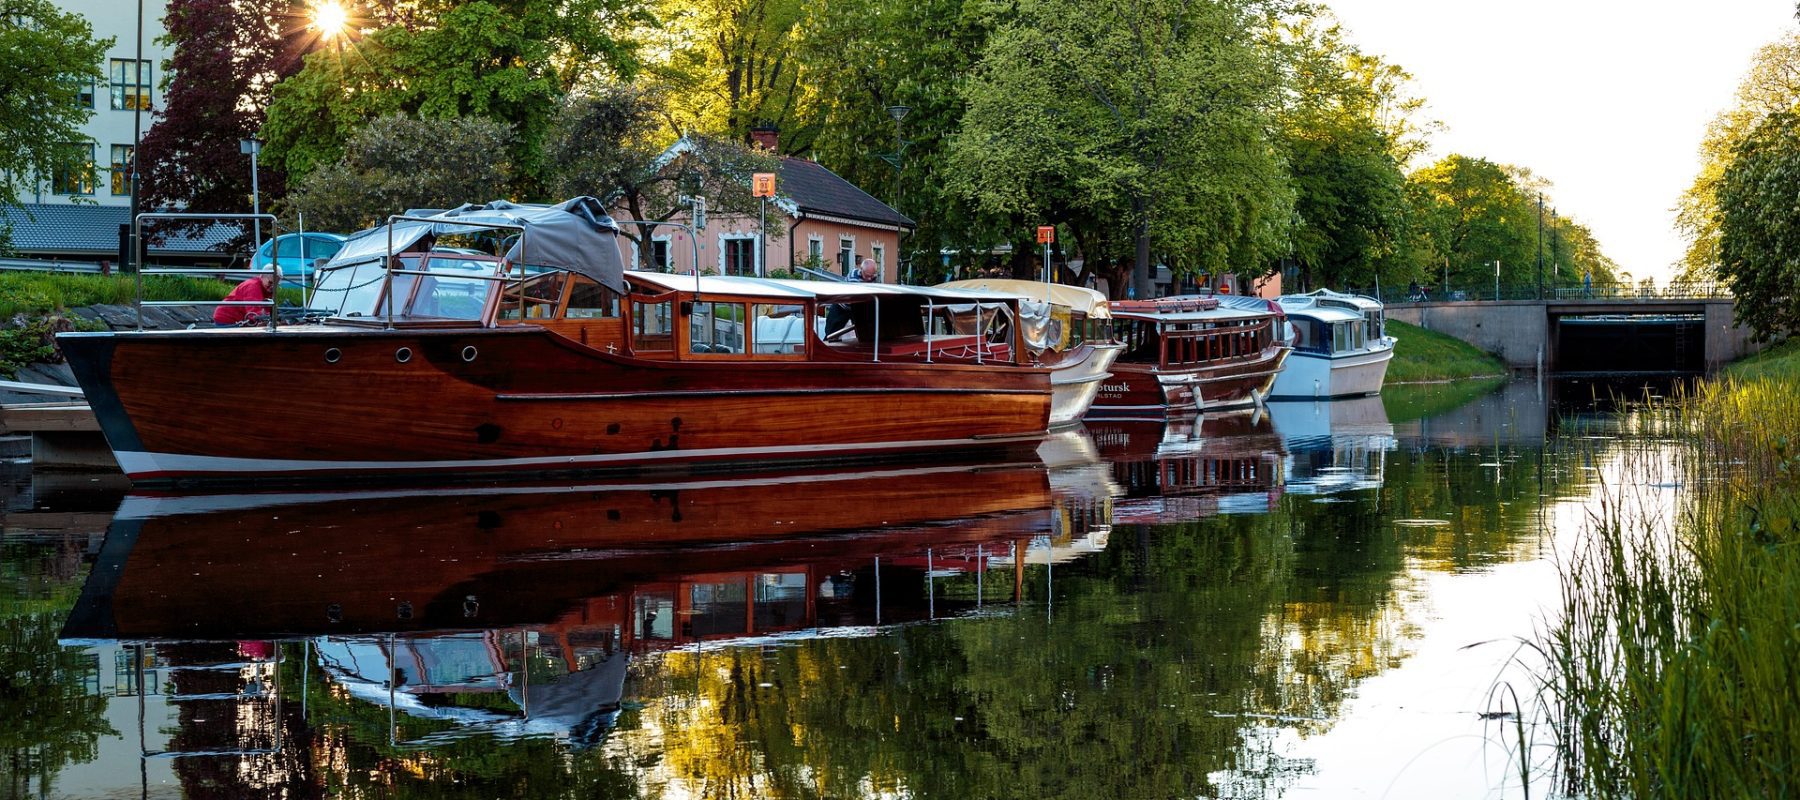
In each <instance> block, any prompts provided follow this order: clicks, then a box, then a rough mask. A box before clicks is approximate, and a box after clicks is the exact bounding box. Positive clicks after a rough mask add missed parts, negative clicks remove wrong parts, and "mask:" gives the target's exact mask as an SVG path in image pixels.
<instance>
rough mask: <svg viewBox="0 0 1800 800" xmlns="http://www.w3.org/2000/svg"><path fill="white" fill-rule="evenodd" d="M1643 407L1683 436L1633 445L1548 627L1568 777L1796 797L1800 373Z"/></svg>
mask: <svg viewBox="0 0 1800 800" xmlns="http://www.w3.org/2000/svg"><path fill="white" fill-rule="evenodd" d="M1646 416H1647V417H1648V418H1649V419H1652V420H1654V423H1653V424H1651V425H1649V426H1647V427H1648V428H1649V429H1650V430H1651V431H1654V433H1652V435H1653V436H1659V435H1660V436H1665V437H1667V438H1662V439H1661V441H1662V442H1664V443H1673V444H1672V447H1654V446H1652V447H1640V448H1635V449H1630V450H1628V452H1627V453H1626V454H1625V455H1624V456H1622V459H1623V460H1622V462H1621V463H1620V465H1619V469H1618V470H1616V471H1614V472H1613V475H1614V478H1613V480H1612V483H1610V484H1609V485H1607V486H1605V487H1604V488H1603V489H1602V491H1601V493H1600V494H1601V499H1600V501H1599V503H1598V504H1597V507H1596V508H1595V509H1594V510H1593V511H1592V512H1591V514H1590V523H1591V524H1590V525H1589V526H1588V528H1589V530H1588V531H1587V532H1586V535H1585V536H1584V537H1583V541H1582V543H1581V544H1580V545H1578V546H1577V547H1576V548H1575V549H1574V550H1573V551H1572V552H1571V553H1569V554H1568V555H1567V556H1565V563H1564V564H1563V565H1562V608H1561V617H1560V619H1558V620H1556V621H1555V622H1554V623H1552V626H1551V627H1550V629H1549V630H1547V631H1546V632H1545V634H1544V635H1543V637H1542V639H1541V640H1540V641H1539V642H1538V645H1539V647H1540V648H1541V649H1542V650H1543V651H1544V653H1545V655H1546V656H1547V657H1548V658H1549V665H1548V669H1547V670H1546V672H1545V674H1544V676H1543V679H1544V685H1543V689H1544V690H1545V695H1546V699H1547V702H1546V707H1548V708H1550V709H1552V712H1551V713H1552V718H1553V723H1554V727H1555V730H1556V731H1557V748H1558V753H1559V756H1560V759H1561V774H1562V776H1563V778H1564V780H1565V782H1566V786H1565V788H1566V789H1567V790H1569V791H1571V792H1574V793H1578V794H1581V795H1584V796H1591V797H1598V798H1613V797H1629V798H1650V797H1695V798H1700V797H1705V798H1714V797H1787V796H1792V795H1794V794H1795V793H1796V792H1800V546H1797V543H1800V534H1797V533H1796V530H1795V525H1796V520H1800V455H1797V454H1796V450H1797V448H1800V379H1792V378H1784V379H1761V380H1751V381H1739V380H1736V379H1732V378H1726V379H1723V380H1719V381H1714V382H1708V383H1703V384H1701V385H1700V386H1699V387H1698V388H1697V389H1694V390H1692V391H1689V392H1684V393H1681V394H1680V395H1679V396H1677V397H1674V398H1671V399H1670V400H1669V401H1668V402H1666V403H1663V404H1659V405H1658V406H1656V407H1654V408H1652V409H1651V410H1650V411H1649V412H1648V413H1647V415H1646ZM1671 451H1672V452H1671ZM1671 455H1672V457H1671ZM1676 482H1678V483H1679V484H1680V487H1681V488H1680V490H1679V491H1678V493H1676V497H1677V498H1678V499H1677V500H1676V501H1675V502H1674V503H1673V505H1672V506H1671V505H1669V503H1668V502H1667V499H1666V498H1667V497H1668V487H1669V486H1670V484H1671V483H1676ZM1659 492H1660V493H1661V494H1659Z"/></svg>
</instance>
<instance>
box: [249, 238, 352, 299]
mask: <svg viewBox="0 0 1800 800" xmlns="http://www.w3.org/2000/svg"><path fill="white" fill-rule="evenodd" d="M344 238H345V237H343V236H339V235H337V234H335V233H284V234H282V235H281V236H280V237H278V238H275V239H270V240H269V241H266V242H263V243H262V249H260V250H257V251H256V258H254V259H252V260H251V262H250V266H251V268H252V269H268V268H269V253H270V251H271V250H272V251H274V253H275V263H277V264H280V265H281V282H282V283H284V284H289V285H293V286H303V285H306V284H307V283H308V277H307V276H309V275H311V274H312V271H313V265H314V264H316V263H318V261H319V259H322V258H330V257H332V256H334V255H337V251H339V250H342V249H343V248H344ZM302 244H304V245H305V247H304V250H305V252H304V253H303V252H302Z"/></svg>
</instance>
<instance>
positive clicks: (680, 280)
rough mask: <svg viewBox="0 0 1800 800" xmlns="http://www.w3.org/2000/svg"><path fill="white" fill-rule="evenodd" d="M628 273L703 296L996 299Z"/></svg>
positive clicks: (870, 286)
mask: <svg viewBox="0 0 1800 800" xmlns="http://www.w3.org/2000/svg"><path fill="white" fill-rule="evenodd" d="M625 274H626V277H627V279H628V280H630V281H631V282H632V283H635V284H637V285H639V286H649V287H654V288H656V289H661V290H663V291H669V292H687V293H693V292H696V291H697V292H698V293H699V294H700V295H702V296H707V295H729V296H733V297H751V298H767V299H769V300H787V301H794V300H804V299H808V298H813V299H824V300H855V299H858V298H879V297H908V298H917V299H919V300H921V301H927V300H928V301H931V302H935V303H938V304H942V305H956V304H965V305H966V304H970V303H993V302H994V301H995V300H996V299H998V298H996V297H995V296H994V294H993V293H992V292H980V291H972V290H968V289H945V288H939V287H926V286H901V285H898V284H892V283H859V282H852V281H845V282H842V283H833V282H830V281H802V280H789V279H784V278H753V277H749V276H741V275H702V276H700V277H699V279H698V280H696V279H695V278H694V276H693V275H679V274H673V273H667V272H636V271H630V270H628V271H626V273H625Z"/></svg>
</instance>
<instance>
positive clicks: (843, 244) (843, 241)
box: [837, 236, 856, 276]
mask: <svg viewBox="0 0 1800 800" xmlns="http://www.w3.org/2000/svg"><path fill="white" fill-rule="evenodd" d="M837 261H838V274H840V275H846V276H847V275H849V274H850V272H851V271H852V270H854V269H856V237H854V236H839V237H838V259H837Z"/></svg>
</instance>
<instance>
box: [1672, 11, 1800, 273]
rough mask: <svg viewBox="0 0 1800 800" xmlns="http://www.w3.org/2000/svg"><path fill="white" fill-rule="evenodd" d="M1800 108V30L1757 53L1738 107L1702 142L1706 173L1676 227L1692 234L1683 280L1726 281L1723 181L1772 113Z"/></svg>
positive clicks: (1680, 206) (1683, 203) (1678, 209)
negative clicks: (1741, 147) (1720, 194)
mask: <svg viewBox="0 0 1800 800" xmlns="http://www.w3.org/2000/svg"><path fill="white" fill-rule="evenodd" d="M1796 104H1800V31H1791V32H1789V33H1787V34H1786V35H1784V36H1782V37H1781V38H1780V39H1777V40H1775V41H1774V42H1771V43H1769V44H1768V45H1765V46H1764V47H1763V48H1762V49H1761V50H1759V51H1757V54H1756V58H1755V59H1754V60H1753V61H1752V62H1751V66H1750V71H1749V72H1748V73H1746V74H1745V75H1744V79H1743V81H1742V82H1741V83H1739V84H1738V90H1737V97H1736V99H1735V104H1734V105H1733V106H1732V107H1731V108H1730V109H1727V110H1726V111H1723V112H1721V113H1720V114H1719V116H1717V117H1715V118H1714V119H1713V121H1712V123H1711V124H1710V125H1708V126H1707V127H1706V138H1705V139H1703V140H1701V142H1700V171H1699V173H1698V174H1696V175H1695V176H1694V183H1693V185H1692V186H1689V187H1688V189H1687V191H1685V192H1683V193H1682V195H1681V199H1680V200H1679V201H1677V203H1676V206H1675V225H1676V227H1678V228H1680V229H1681V231H1682V233H1683V234H1685V235H1686V236H1687V239H1688V248H1687V251H1686V252H1685V253H1684V254H1683V255H1682V259H1681V272H1680V277H1681V278H1683V279H1686V280H1709V279H1711V278H1714V277H1723V273H1721V272H1719V271H1718V269H1717V267H1718V266H1719V264H1720V260H1719V259H1720V253H1719V236H1720V230H1719V202H1718V197H1717V194H1718V189H1719V182H1720V181H1721V180H1722V179H1723V177H1724V175H1725V172H1726V170H1728V169H1730V167H1731V163H1732V161H1733V160H1734V159H1735V158H1736V154H1737V152H1738V146H1739V145H1740V144H1741V143H1742V142H1743V140H1744V138H1745V137H1746V136H1748V135H1749V134H1750V131H1751V130H1752V129H1754V128H1756V126H1757V125H1759V124H1760V123H1761V122H1762V121H1763V120H1764V119H1766V118H1768V117H1769V115H1771V114H1775V113H1778V112H1781V111H1786V110H1789V109H1792V108H1794V107H1795V105H1796Z"/></svg>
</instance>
